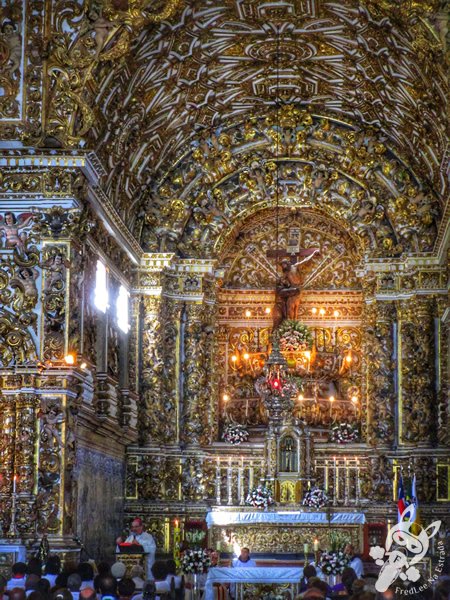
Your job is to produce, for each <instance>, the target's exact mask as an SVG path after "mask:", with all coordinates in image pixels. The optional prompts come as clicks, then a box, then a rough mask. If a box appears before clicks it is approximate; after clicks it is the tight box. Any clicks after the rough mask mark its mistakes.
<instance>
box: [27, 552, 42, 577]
mask: <svg viewBox="0 0 450 600" xmlns="http://www.w3.org/2000/svg"><path fill="white" fill-rule="evenodd" d="M27 573H28V575H39V577H42V561H41V559H40V558H37V557H36V556H33V558H30V560H29V561H28V562H27Z"/></svg>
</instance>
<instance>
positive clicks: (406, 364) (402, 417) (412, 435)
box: [399, 297, 436, 446]
mask: <svg viewBox="0 0 450 600" xmlns="http://www.w3.org/2000/svg"><path fill="white" fill-rule="evenodd" d="M399 314H400V320H401V323H400V353H401V354H400V358H401V364H400V370H399V374H400V382H399V384H400V402H399V412H400V414H399V430H400V431H399V439H400V443H403V444H417V443H420V445H425V446H427V445H429V444H430V443H431V442H432V441H433V439H432V438H433V429H434V425H433V424H434V423H435V418H436V415H435V408H434V406H435V396H436V393H435V352H434V301H433V300H432V299H429V298H427V297H415V298H413V299H410V300H405V301H404V302H402V304H401V305H400V309H399Z"/></svg>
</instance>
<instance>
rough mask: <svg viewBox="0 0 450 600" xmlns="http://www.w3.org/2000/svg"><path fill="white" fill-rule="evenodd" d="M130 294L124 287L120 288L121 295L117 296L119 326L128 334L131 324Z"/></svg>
mask: <svg viewBox="0 0 450 600" xmlns="http://www.w3.org/2000/svg"><path fill="white" fill-rule="evenodd" d="M129 297H130V292H129V291H128V290H127V289H126V288H124V286H123V285H121V286H120V288H119V295H118V296H117V304H116V310H117V325H118V326H119V329H121V330H122V331H123V332H124V333H128V331H129V329H130V323H129V320H128V298H129Z"/></svg>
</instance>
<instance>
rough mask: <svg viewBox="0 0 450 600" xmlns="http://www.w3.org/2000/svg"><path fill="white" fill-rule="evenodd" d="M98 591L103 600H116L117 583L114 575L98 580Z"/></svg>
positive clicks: (104, 576)
mask: <svg viewBox="0 0 450 600" xmlns="http://www.w3.org/2000/svg"><path fill="white" fill-rule="evenodd" d="M98 589H99V592H100V598H101V600H116V598H117V581H116V580H115V579H114V577H113V576H112V575H103V577H100V579H99V580H98Z"/></svg>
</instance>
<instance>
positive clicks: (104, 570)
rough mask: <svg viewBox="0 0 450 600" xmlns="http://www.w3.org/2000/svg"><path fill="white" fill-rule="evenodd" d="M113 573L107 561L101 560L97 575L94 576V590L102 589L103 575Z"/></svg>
mask: <svg viewBox="0 0 450 600" xmlns="http://www.w3.org/2000/svg"><path fill="white" fill-rule="evenodd" d="M108 575H111V569H110V566H109V565H108V563H107V562H99V563H98V564H97V575H96V576H95V577H94V590H96V591H97V592H98V591H100V588H99V582H100V579H101V578H102V577H107V576H108Z"/></svg>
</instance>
